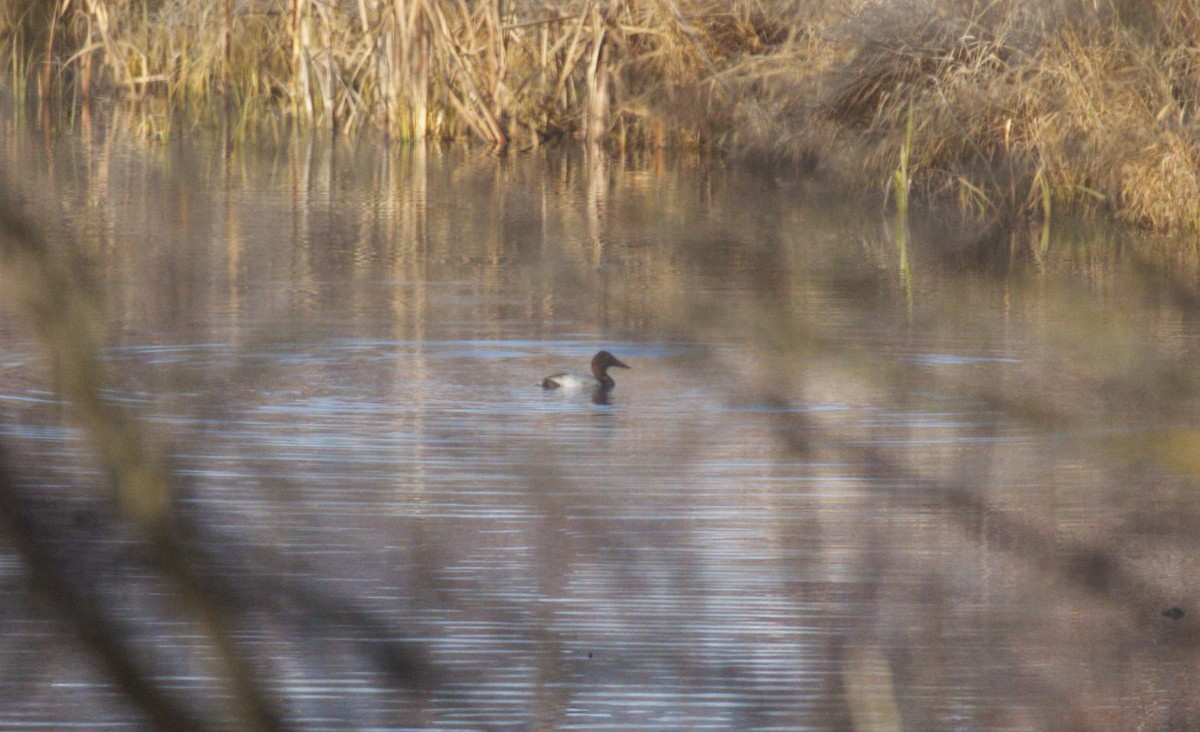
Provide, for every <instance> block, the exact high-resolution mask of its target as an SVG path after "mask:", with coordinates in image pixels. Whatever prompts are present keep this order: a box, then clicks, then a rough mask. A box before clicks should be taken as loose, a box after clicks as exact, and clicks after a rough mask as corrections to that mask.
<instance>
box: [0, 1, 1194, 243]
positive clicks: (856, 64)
mask: <svg viewBox="0 0 1200 732" xmlns="http://www.w3.org/2000/svg"><path fill="white" fill-rule="evenodd" d="M1198 48H1200V13H1198V11H1197V10H1196V9H1195V7H1194V5H1193V4H1192V3H1191V2H1188V1H1186V0H1154V1H1150V2H1132V1H1131V0H1103V1H1101V2H1096V1H1095V0H1047V1H1046V2H1042V3H1028V2H1021V1H1019V0H991V1H989V2H982V1H981V0H954V1H952V2H937V1H935V0H843V1H842V2H821V3H806V2H799V1H796V2H790V3H763V2H755V1H754V0H617V1H615V2H606V3H597V2H589V1H588V0H572V1H570V2H566V3H561V4H538V3H535V2H532V1H531V0H517V1H515V2H504V3H502V2H499V0H486V1H483V2H467V1H466V0H406V1H405V2H400V1H399V0H389V1H386V2H371V3H368V2H365V1H351V0H344V1H343V2H336V3H327V2H316V1H315V0H222V1H221V2H216V3H211V2H197V0H157V2H149V1H147V2H143V3H133V2H125V1H118V0H86V1H85V2H73V3H72V2H65V0H58V1H57V2H53V3H39V2H34V1H33V0H17V1H15V2H13V3H10V4H9V5H8V6H7V7H6V8H5V9H3V10H0V50H2V51H3V58H4V59H6V61H5V63H6V64H7V66H8V71H9V73H8V75H7V76H8V78H9V79H10V80H11V86H12V87H13V88H14V89H15V90H17V92H18V96H21V92H22V90H23V89H24V88H25V84H26V82H27V81H28V80H29V79H34V80H35V81H36V82H37V89H38V92H37V96H38V97H39V98H41V99H52V100H53V99H58V98H60V97H62V96H64V94H63V92H68V93H69V94H68V96H69V97H70V98H71V99H75V100H79V101H85V100H88V99H91V98H94V97H96V96H100V95H103V96H111V97H116V98H119V99H121V100H124V101H127V102H132V103H134V104H135V105H142V108H144V109H146V110H150V111H152V112H153V113H154V114H158V115H159V117H158V119H160V120H161V124H158V123H156V124H155V125H150V126H149V128H151V129H153V130H154V131H156V132H160V133H164V134H165V133H167V132H169V131H170V128H171V126H172V125H174V124H176V123H177V121H178V120H185V121H187V122H189V123H196V122H197V121H199V122H205V121H217V120H230V119H232V120H233V121H235V122H236V129H239V130H243V131H245V132H246V133H247V134H250V133H251V132H252V131H254V130H256V129H259V128H261V127H262V125H263V124H264V123H273V122H275V121H282V122H285V123H287V124H289V125H303V126H317V127H322V126H323V127H327V128H332V129H335V130H346V131H351V130H357V129H367V128H373V129H380V130H383V131H385V132H386V133H387V134H389V135H391V136H395V137H400V138H415V139H426V138H451V137H461V136H469V137H473V138H476V139H479V140H483V141H486V142H488V143H491V144H494V145H499V146H505V145H509V144H511V143H517V144H520V145H530V144H539V143H540V142H543V141H546V140H550V139H554V138H559V137H575V138H581V139H586V140H591V141H595V142H603V141H607V142H611V143H614V144H617V145H620V146H625V145H665V144H680V143H683V144H690V145H705V146H710V147H718V148H722V149H725V150H727V151H732V152H735V153H737V154H740V155H743V156H749V157H752V158H756V159H759V160H762V161H764V162H766V163H769V164H770V165H771V166H772V167H773V168H787V167H788V166H791V167H793V168H797V169H812V168H814V167H818V166H819V167H822V168H823V169H824V170H825V171H826V172H828V173H831V174H833V175H834V176H835V177H841V178H844V179H845V180H846V181H847V182H849V183H851V184H853V185H857V186H862V185H867V186H871V187H877V188H879V189H880V190H884V189H886V188H887V187H888V186H889V185H890V181H892V179H893V177H894V173H895V171H896V170H897V169H898V167H899V161H900V155H901V149H902V148H903V149H904V150H905V151H906V153H905V154H906V155H907V167H906V177H907V178H908V179H909V182H910V184H911V189H912V191H913V193H914V195H916V196H923V197H925V198H928V199H934V200H949V201H955V202H957V204H958V205H959V206H960V207H961V208H962V209H964V210H966V211H970V212H974V213H975V214H979V215H983V216H986V217H989V218H991V219H992V220H996V221H1002V220H1007V219H1012V218H1013V217H1014V216H1018V217H1023V218H1024V217H1028V218H1045V217H1046V216H1048V215H1050V213H1051V211H1053V210H1054V209H1055V208H1056V207H1059V206H1064V205H1067V206H1083V207H1092V208H1094V207H1100V208H1103V209H1105V210H1108V211H1110V212H1112V213H1114V214H1115V215H1116V217H1117V218H1119V219H1122V220H1125V221H1129V222H1134V223H1137V224H1139V225H1142V226H1146V227H1151V228H1155V229H1159V230H1163V231H1176V232H1178V231H1197V230H1200V204H1197V199H1198V196H1197V174H1198V173H1200V168H1198V165H1197V164H1198V161H1200V125H1198V123H1197V117H1196V112H1195V110H1196V109H1197V106H1198V104H1200V51H1197V49H1198ZM164 112H169V114H164ZM910 112H911V117H912V120H913V124H912V130H911V132H909V130H908V124H907V120H908V119H909V116H910Z"/></svg>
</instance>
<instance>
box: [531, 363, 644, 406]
mask: <svg viewBox="0 0 1200 732" xmlns="http://www.w3.org/2000/svg"><path fill="white" fill-rule="evenodd" d="M610 368H619V369H627V368H629V366H627V365H625V364H624V363H621V361H620V359H618V358H617V357H616V356H614V355H612V354H611V353H609V352H608V351H600V352H599V353H597V354H596V355H595V356H593V357H592V373H591V374H571V373H561V374H551V375H550V376H547V377H546V378H544V379H542V382H541V387H542V388H543V389H547V390H551V389H561V390H563V391H566V392H578V391H582V390H584V389H590V390H591V392H592V403H594V404H608V393H609V392H610V391H612V390H613V388H615V387H616V385H617V382H615V381H613V378H612V377H611V376H609V375H608V370H609V369H610Z"/></svg>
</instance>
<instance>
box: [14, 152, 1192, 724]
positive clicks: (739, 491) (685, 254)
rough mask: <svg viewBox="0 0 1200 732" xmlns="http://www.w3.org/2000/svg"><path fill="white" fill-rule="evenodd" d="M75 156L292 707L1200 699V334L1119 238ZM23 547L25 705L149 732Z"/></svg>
mask: <svg viewBox="0 0 1200 732" xmlns="http://www.w3.org/2000/svg"><path fill="white" fill-rule="evenodd" d="M63 145H64V146H65V148H64V149H63V150H62V151H59V152H58V153H57V154H58V160H59V162H58V172H57V173H56V174H55V175H57V177H52V178H51V181H50V183H52V184H53V186H54V187H53V188H52V189H51V190H54V191H55V192H56V195H58V196H59V197H60V198H61V199H63V200H66V201H67V204H64V205H65V208H66V212H67V214H66V216H67V220H66V222H65V226H66V228H67V229H68V230H69V231H70V232H71V234H72V235H73V237H74V240H75V242H76V244H77V246H78V247H79V249H80V250H81V251H82V252H83V254H84V256H85V257H86V260H87V263H88V266H89V269H90V271H91V272H92V273H93V276H94V277H95V286H96V287H97V289H98V290H99V292H100V293H101V295H102V297H103V301H104V303H105V306H106V308H107V312H108V313H109V315H110V327H109V332H108V338H107V342H106V344H105V347H104V350H103V353H102V356H103V361H104V367H105V369H106V373H107V374H108V377H109V378H108V382H107V386H106V394H107V397H108V398H109V399H110V400H112V401H113V402H116V403H118V404H120V405H122V406H123V407H125V408H127V409H128V410H129V411H130V412H131V413H133V414H135V415H137V417H138V419H139V420H140V421H141V423H142V424H143V426H144V429H145V431H146V432H147V433H148V434H150V435H152V436H153V438H154V440H155V443H156V444H159V445H161V446H162V448H163V449H164V450H165V451H166V452H167V453H168V454H169V456H170V459H171V462H172V465H173V467H174V469H175V472H176V474H177V476H178V479H179V482H180V489H179V496H178V510H179V513H180V515H181V516H182V517H184V518H185V519H186V525H187V526H188V530H187V534H186V541H187V545H188V546H189V551H190V552H191V553H192V556H193V557H194V558H195V560H196V561H197V562H198V564H199V565H200V566H202V567H204V568H205V571H206V572H207V573H208V576H211V577H212V578H214V579H213V581H214V583H215V584H216V588H215V589H214V592H215V593H216V594H217V596H219V597H220V598H221V599H222V603H223V606H224V608H225V611H226V613H227V614H228V617H229V619H230V621H231V622H232V623H233V626H234V629H235V631H236V636H237V639H238V640H239V642H240V644H241V646H242V647H243V648H244V649H245V652H246V653H247V655H248V656H249V657H250V658H252V659H253V660H254V663H255V668H256V670H257V671H258V677H259V678H260V680H261V681H262V682H263V684H264V686H265V687H266V688H267V689H268V690H269V694H270V696H271V698H272V700H273V701H274V702H275V704H276V705H277V706H278V708H279V709H280V710H281V713H282V714H283V715H284V718H285V719H286V721H287V723H288V725H289V726H293V727H296V728H302V729H350V728H353V729H430V728H432V729H564V730H567V729H573V730H586V729H664V730H665V729H764V730H765V729H789V730H791V729H830V728H846V727H852V726H857V727H858V728H861V729H871V728H872V727H871V721H870V720H872V719H874V720H876V722H878V723H879V724H881V725H883V726H879V727H875V728H878V729H886V728H888V726H887V725H888V724H889V723H891V722H896V721H902V723H903V725H904V727H905V728H909V729H1043V728H1047V727H1061V726H1066V727H1068V728H1078V729H1083V728H1095V729H1122V728H1131V727H1132V726H1135V725H1136V724H1138V723H1141V724H1146V725H1148V726H1149V727H1153V728H1168V727H1170V726H1172V725H1174V724H1176V723H1177V722H1179V721H1180V720H1185V721H1186V720H1195V719H1197V718H1200V717H1197V715H1196V714H1195V713H1194V710H1193V703H1192V702H1191V701H1190V700H1189V699H1188V694H1187V693H1186V691H1179V689H1180V688H1181V686H1182V688H1184V689H1185V690H1186V689H1187V688H1190V687H1188V686H1187V684H1180V682H1179V679H1181V678H1188V677H1189V676H1190V673H1191V671H1190V669H1191V668H1192V667H1193V664H1192V662H1193V661H1194V660H1195V659H1194V655H1195V643H1194V642H1193V640H1192V639H1193V638H1194V637H1195V631H1194V630H1192V628H1194V625H1193V623H1194V618H1193V615H1197V616H1200V610H1198V611H1195V612H1193V611H1192V610H1193V608H1194V607H1195V606H1194V605H1193V604H1192V602H1194V600H1195V599H1196V593H1195V591H1194V589H1192V587H1191V583H1190V578H1191V577H1192V576H1194V570H1195V567H1194V564H1195V561H1194V557H1195V556H1197V555H1196V554H1195V553H1194V551H1191V550H1193V549H1194V548H1195V547H1194V543H1195V540H1194V538H1193V537H1192V535H1191V534H1192V532H1191V527H1192V526H1193V524H1192V523H1191V520H1192V519H1194V518H1196V517H1197V510H1196V509H1197V505H1196V501H1195V499H1194V498H1193V496H1192V494H1193V492H1194V491H1193V488H1194V473H1193V471H1192V469H1191V467H1190V466H1191V465H1192V463H1189V462H1188V460H1189V457H1188V456H1189V454H1190V452H1189V451H1190V450H1191V448H1192V440H1194V437H1193V430H1194V427H1195V424H1196V420H1195V418H1194V417H1193V415H1194V414H1195V413H1196V412H1195V411H1194V407H1195V406H1196V395H1197V393H1198V390H1197V388H1196V386H1197V385H1196V378H1195V377H1194V376H1192V375H1191V366H1190V364H1191V363H1194V358H1195V355H1196V351H1197V345H1198V338H1197V336H1198V330H1197V327H1196V320H1195V318H1194V313H1193V312H1192V311H1191V310H1190V309H1189V307H1188V305H1187V303H1186V301H1185V300H1184V299H1172V298H1171V297H1169V296H1167V295H1163V294H1161V293H1163V292H1166V291H1168V290H1167V288H1165V287H1163V282H1164V280H1160V279H1156V277H1159V276H1160V275H1153V276H1150V277H1149V278H1148V277H1147V276H1146V275H1145V273H1144V271H1143V270H1142V269H1140V268H1139V267H1138V266H1137V265H1138V264H1139V263H1138V262H1136V261H1133V262H1131V261H1129V260H1128V259H1122V258H1121V257H1120V256H1118V254H1117V253H1114V252H1113V249H1114V247H1111V246H1108V245H1106V244H1105V243H1104V242H1096V243H1093V244H1091V245H1083V246H1082V248H1080V247H1081V245H1079V244H1077V243H1076V241H1077V239H1076V238H1073V237H1072V236H1071V235H1069V234H1067V233H1059V234H1058V238H1056V239H1055V245H1054V248H1053V249H1052V250H1051V252H1050V253H1049V255H1048V256H1047V257H1046V258H1045V259H1044V260H1043V261H1042V262H1041V266H1040V267H1038V266H1035V265H1033V264H1030V265H1029V266H1022V265H1020V264H1015V265H1011V266H1007V265H1006V266H1003V267H1000V268H999V269H997V268H996V267H995V266H993V265H986V266H985V265H980V264H976V263H973V262H972V261H971V260H972V259H973V256H972V255H970V253H969V252H970V248H969V245H968V244H965V243H964V241H966V239H965V238H964V232H963V231H961V230H956V229H954V228H953V227H951V226H949V225H943V224H941V223H939V222H938V221H936V220H931V221H927V222H917V223H918V225H917V227H916V228H915V230H914V235H913V241H912V244H911V246H912V250H911V251H910V252H907V253H906V256H905V257H901V256H900V252H898V251H897V250H896V248H895V244H894V243H893V242H892V240H891V238H890V231H891V229H890V222H888V221H887V220H886V218H885V217H884V216H883V214H882V212H881V209H880V206H879V204H878V202H871V201H869V200H858V201H853V200H851V201H847V200H841V199H839V198H836V197H834V196H832V195H831V194H829V193H827V192H826V191H824V190H823V189H822V187H821V186H820V185H818V184H816V183H808V184H804V185H801V186H799V187H779V186H777V185H775V184H774V183H773V182H771V181H767V180H763V179H759V178H757V177H756V176H755V175H754V174H753V173H752V172H751V171H744V170H738V169H736V168H728V167H722V166H721V165H718V164H715V163H713V162H712V161H688V160H679V159H660V158H647V159H645V160H632V161H625V162H618V161H615V160H611V159H588V158H587V157H585V156H582V155H580V154H575V153H565V154H564V153H529V154H523V155H514V156H509V157H503V158H497V157H494V156H490V155H486V154H481V153H477V152H474V151H469V150H461V149H449V150H442V151H438V150H433V151H424V150H416V149H408V148H400V149H392V150H387V149H383V148H374V147H370V146H366V145H364V146H363V147H361V148H359V149H349V148H345V147H335V148H329V147H324V146H320V145H316V146H312V147H304V146H303V145H297V146H294V147H291V148H288V149H287V150H286V151H285V152H284V153H281V154H280V156H279V157H278V158H253V157H238V156H232V157H223V156H221V155H217V154H216V151H215V150H213V149H211V148H210V147H208V145H209V143H206V142H204V141H203V140H200V141H196V142H194V143H191V144H189V145H187V146H184V147H183V148H182V149H181V150H177V151H175V152H173V153H172V154H169V155H168V154H165V153H164V154H163V155H162V157H161V158H160V159H157V160H155V159H154V158H153V157H151V158H150V159H149V160H148V159H147V157H146V152H145V151H142V150H139V149H137V148H136V147H130V148H125V147H122V146H121V145H119V144H116V143H113V142H112V141H111V140H110V141H108V146H107V147H106V146H103V145H101V146H91V145H83V144H81V143H79V142H78V141H74V142H71V141H68V142H64V143H63ZM210 161H212V162H210ZM64 170H65V171H68V172H64ZM966 233H967V234H970V232H966ZM63 246H65V245H63ZM1020 259H1021V257H1019V256H1018V257H1016V258H1015V259H1014V261H1018V262H1019V261H1020ZM905 261H908V262H911V264H910V265H905V264H902V262H905ZM1161 277H1163V278H1166V279H1165V281H1167V282H1171V281H1172V280H1170V279H1169V278H1170V277H1171V273H1170V272H1169V271H1168V272H1167V273H1166V274H1163V275H1161ZM1148 279H1149V281H1147V280H1148ZM4 334H5V335H4V338H5V342H6V344H7V345H6V348H5V351H4V353H3V357H2V360H0V422H2V424H0V438H2V439H3V441H4V443H5V444H6V446H7V448H8V450H9V451H10V452H12V453H14V455H15V458H14V460H15V462H16V463H18V464H19V465H21V466H22V470H23V471H24V474H25V475H27V476H33V480H35V481H36V482H38V483H39V485H40V486H41V489H40V490H42V491H43V492H42V494H41V498H40V499H39V500H40V501H41V502H42V503H43V504H44V506H45V507H46V508H47V509H52V510H53V512H55V515H56V516H57V518H56V519H55V520H56V521H58V523H57V524H55V523H54V522H53V521H52V522H51V524H53V525H55V526H59V530H60V531H61V532H62V533H61V536H59V537H57V541H58V542H59V544H60V545H61V546H64V547H66V550H65V554H66V556H84V555H86V557H87V558H86V559H85V560H83V566H84V567H85V569H87V572H85V574H86V575H87V576H88V577H89V578H90V579H89V580H88V581H89V582H92V583H94V584H95V587H96V589H95V590H94V592H95V594H96V595H97V596H98V597H99V598H100V601H101V602H102V604H104V606H105V607H108V608H110V609H111V611H112V612H113V613H115V614H116V615H117V616H118V617H120V619H121V620H122V621H123V623H124V625H125V626H126V627H125V631H126V632H127V633H128V634H129V642H130V643H132V644H134V645H135V647H139V648H143V649H144V653H145V663H146V664H147V666H148V668H150V669H151V671H152V672H153V673H154V674H155V678H156V680H157V681H158V682H159V684H160V685H161V686H162V687H163V688H166V689H168V690H170V691H171V692H172V693H176V694H179V695H180V696H181V697H183V698H185V699H187V700H188V701H187V704H189V705H192V706H194V707H196V708H197V709H199V710H201V711H198V712H197V713H198V714H212V713H215V712H216V711H219V710H220V708H221V707H220V704H219V700H220V699H221V698H222V695H223V692H222V691H221V690H220V688H219V684H218V683H216V682H214V681H213V671H212V666H211V665H210V664H207V663H206V662H205V661H204V659H205V658H206V656H207V654H208V652H207V651H206V650H205V641H204V639H203V635H202V633H201V632H200V630H199V629H198V628H197V627H196V626H194V625H191V624H189V623H187V622H186V621H184V620H183V619H181V617H180V615H179V611H178V607H177V605H175V604H173V600H172V597H173V596H174V595H173V592H172V590H171V588H170V587H169V586H168V585H167V584H166V583H164V581H163V580H162V579H161V578H160V577H159V575H158V574H157V572H156V570H155V568H154V566H153V563H152V562H150V561H149V560H148V559H147V557H146V556H144V555H143V554H142V553H140V550H139V549H138V546H139V545H138V543H137V541H136V539H135V537H133V536H132V534H131V532H130V531H129V530H128V529H127V528H122V527H121V526H120V525H119V524H117V525H114V524H113V522H112V520H111V518H110V517H109V514H108V509H107V507H106V504H105V503H104V502H103V501H102V500H101V499H100V498H98V497H99V496H102V495H103V493H102V486H103V481H102V476H103V472H102V471H100V470H99V469H98V467H97V465H96V464H95V462H94V459H93V458H92V457H91V456H90V450H89V448H88V443H87V441H86V440H85V439H84V436H83V434H82V432H81V430H80V428H79V427H77V426H76V425H75V424H74V423H73V422H72V421H71V420H70V419H69V416H68V415H67V414H66V413H65V412H64V410H63V409H62V408H61V407H60V406H59V402H58V399H57V397H56V396H55V395H54V393H53V392H52V390H51V389H50V387H49V382H48V379H47V375H46V373H45V368H44V366H43V365H42V364H41V362H40V360H39V358H38V356H37V350H38V349H37V346H36V344H35V343H34V342H33V340H32V339H31V338H30V337H29V335H28V333H27V332H26V331H24V330H21V329H20V328H19V327H18V325H17V323H16V321H11V322H9V323H7V324H6V325H5V326H4ZM601 348H606V349H608V350H611V351H612V352H614V353H615V354H616V355H617V356H618V357H620V358H621V359H622V360H624V361H625V362H626V363H628V364H630V366H632V368H631V369H630V370H629V371H623V370H621V371H615V372H614V376H615V377H616V378H617V381H618V386H617V388H616V390H615V391H614V392H613V393H612V395H611V398H610V399H609V400H608V402H607V403H604V404H597V403H594V402H593V401H592V400H591V399H589V398H588V395H587V394H584V395H575V396H572V395H564V394H561V393H555V392H546V391H543V390H541V389H539V388H536V387H535V386H534V385H535V383H536V382H537V381H538V380H539V379H540V377H541V376H542V375H544V374H546V373H550V372H553V371H557V370H562V369H564V368H566V369H574V370H583V369H585V368H586V364H587V362H588V361H589V359H590V357H591V355H592V354H593V353H594V352H595V351H596V350H599V349H601ZM67 411H69V410H67ZM0 559H3V562H2V563H0V577H3V585H2V586H0V606H2V607H3V612H4V614H5V617H6V619H7V620H8V624H7V625H6V628H7V633H6V636H7V640H6V641H5V658H6V659H8V660H9V662H11V664H12V665H11V666H10V667H9V668H11V669H15V670H13V671H9V672H8V674H9V676H8V678H6V680H5V689H6V690H5V692H4V693H3V694H2V695H0V729H33V728H39V727H41V728H55V729H61V728H69V727H71V726H79V727H84V728H88V729H96V728H113V729H128V728H137V727H138V726H140V725H141V724H143V723H144V720H143V718H142V717H141V716H139V713H138V712H136V711H135V710H134V708H133V707H132V706H131V705H130V704H129V702H128V701H127V700H125V699H123V698H122V696H121V693H120V692H119V691H118V690H117V688H116V687H115V686H114V685H113V684H112V682H111V680H109V679H108V677H107V676H106V671H105V670H104V669H103V668H102V667H101V666H100V665H98V664H97V663H96V662H95V661H94V660H91V659H90V657H88V656H87V655H86V654H85V653H84V651H83V650H82V647H81V646H80V645H79V644H78V643H77V642H75V641H73V640H72V639H71V636H70V634H69V633H68V632H67V631H65V630H64V628H63V626H62V625H61V624H60V623H58V622H57V621H55V620H53V619H47V618H46V615H47V613H46V612H45V611H44V610H42V609H40V608H41V606H40V605H39V604H38V603H39V602H41V601H39V600H35V599H32V598H31V596H30V594H29V591H28V586H27V583H26V579H27V577H26V572H25V570H24V568H23V564H22V561H21V560H20V559H18V558H17V556H16V554H15V553H13V551H12V550H11V549H10V550H9V551H8V552H6V553H5V554H4V555H3V556H2V557H0ZM1171 606H1180V607H1182V608H1184V609H1185V610H1186V611H1187V612H1186V614H1185V616H1184V617H1183V618H1181V619H1179V620H1177V621H1176V620H1171V619H1169V618H1166V617H1164V616H1162V615H1161V611H1162V610H1163V609H1166V608H1168V607H1171ZM48 647H49V648H52V649H53V650H49V651H48V650H47V648H48ZM6 663H7V662H6ZM64 699H70V700H71V701H70V702H69V703H62V702H63V700H64ZM880 720H882V721H880ZM1110 725H1111V726H1110ZM1184 726H1186V725H1184Z"/></svg>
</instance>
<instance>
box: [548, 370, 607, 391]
mask: <svg viewBox="0 0 1200 732" xmlns="http://www.w3.org/2000/svg"><path fill="white" fill-rule="evenodd" d="M602 386H604V382H602V381H600V380H599V379H597V378H596V377H595V376H592V375H590V374H552V375H550V376H547V377H546V378H544V379H542V388H543V389H567V390H568V391H577V390H579V389H599V388H600V387H602Z"/></svg>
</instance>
